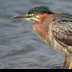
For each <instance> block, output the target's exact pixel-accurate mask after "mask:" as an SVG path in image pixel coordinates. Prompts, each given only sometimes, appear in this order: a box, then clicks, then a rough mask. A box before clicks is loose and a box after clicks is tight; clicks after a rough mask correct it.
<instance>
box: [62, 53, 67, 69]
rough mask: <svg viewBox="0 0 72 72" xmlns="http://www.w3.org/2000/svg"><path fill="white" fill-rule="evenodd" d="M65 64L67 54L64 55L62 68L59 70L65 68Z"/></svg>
mask: <svg viewBox="0 0 72 72" xmlns="http://www.w3.org/2000/svg"><path fill="white" fill-rule="evenodd" d="M66 63H67V54H65V59H64V63H63V66H62V68H61V69H64V67H65V65H66Z"/></svg>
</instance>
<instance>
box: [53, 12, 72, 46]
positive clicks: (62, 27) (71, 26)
mask: <svg viewBox="0 0 72 72" xmlns="http://www.w3.org/2000/svg"><path fill="white" fill-rule="evenodd" d="M55 17H56V18H55V21H54V24H53V26H52V33H53V35H54V37H55V38H56V40H59V41H60V42H62V43H64V44H66V45H69V46H72V15H69V14H63V13H62V14H56V16H55Z"/></svg>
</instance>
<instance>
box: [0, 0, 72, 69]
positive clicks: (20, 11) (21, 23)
mask: <svg viewBox="0 0 72 72" xmlns="http://www.w3.org/2000/svg"><path fill="white" fill-rule="evenodd" d="M41 5H43V6H45V5H46V6H49V7H50V9H51V10H52V11H53V12H55V13H57V12H69V13H71V14H72V0H0V69H16V68H17V69H32V68H33V69H44V68H48V69H51V68H52V69H60V68H61V66H62V63H63V60H64V54H63V53H58V52H56V51H55V50H53V49H50V48H49V47H48V46H47V45H46V44H45V43H44V42H43V41H42V40H41V39H40V38H38V36H37V35H36V34H35V32H34V31H33V29H32V26H33V23H32V22H29V21H26V20H24V19H11V17H12V16H15V15H16V16H17V15H24V14H26V13H27V12H28V10H29V9H30V8H32V7H35V6H41ZM69 63H70V56H68V63H67V65H66V67H65V68H68V66H69Z"/></svg>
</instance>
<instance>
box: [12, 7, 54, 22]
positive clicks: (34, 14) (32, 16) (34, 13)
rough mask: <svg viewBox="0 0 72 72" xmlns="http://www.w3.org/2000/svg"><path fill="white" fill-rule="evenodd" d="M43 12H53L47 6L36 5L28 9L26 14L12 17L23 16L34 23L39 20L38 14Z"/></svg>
mask: <svg viewBox="0 0 72 72" xmlns="http://www.w3.org/2000/svg"><path fill="white" fill-rule="evenodd" d="M43 14H53V12H51V11H50V9H49V7H47V6H38V7H35V8H32V9H30V10H29V11H28V14H26V15H22V16H14V17H12V18H24V19H26V20H29V21H32V22H34V23H36V22H39V21H40V20H39V19H40V18H39V17H40V16H41V15H43Z"/></svg>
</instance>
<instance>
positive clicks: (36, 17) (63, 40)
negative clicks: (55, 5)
mask: <svg viewBox="0 0 72 72" xmlns="http://www.w3.org/2000/svg"><path fill="white" fill-rule="evenodd" d="M13 18H24V19H26V20H29V21H32V22H33V23H34V24H33V29H34V31H35V32H36V33H37V34H38V36H39V37H40V38H42V39H43V40H44V41H45V42H46V43H47V45H48V46H49V47H50V48H54V49H55V50H56V51H63V52H64V53H65V59H64V63H63V66H62V69H64V67H65V65H66V63H67V55H69V54H70V55H71V63H70V66H69V69H71V68H72V15H71V14H68V13H53V12H52V11H51V10H50V9H49V7H47V6H38V7H35V8H32V9H31V10H29V12H28V14H26V15H23V16H14V17H13Z"/></svg>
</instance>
